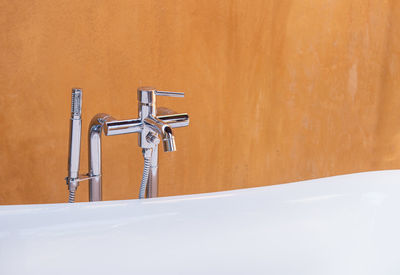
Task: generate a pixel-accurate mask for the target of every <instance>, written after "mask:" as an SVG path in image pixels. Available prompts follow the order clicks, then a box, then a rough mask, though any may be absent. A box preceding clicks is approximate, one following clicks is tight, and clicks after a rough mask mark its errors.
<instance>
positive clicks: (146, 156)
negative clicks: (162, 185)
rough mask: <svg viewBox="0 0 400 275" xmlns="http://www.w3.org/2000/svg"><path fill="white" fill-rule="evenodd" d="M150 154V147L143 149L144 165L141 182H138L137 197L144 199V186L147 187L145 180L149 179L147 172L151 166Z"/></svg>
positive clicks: (148, 172)
mask: <svg viewBox="0 0 400 275" xmlns="http://www.w3.org/2000/svg"><path fill="white" fill-rule="evenodd" d="M151 154H152V149H143V158H144V166H143V177H142V182H141V183H140V191H139V199H144V198H145V196H146V187H147V182H148V181H149V174H150V168H151Z"/></svg>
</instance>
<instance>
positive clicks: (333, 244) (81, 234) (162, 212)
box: [0, 170, 400, 275]
mask: <svg viewBox="0 0 400 275" xmlns="http://www.w3.org/2000/svg"><path fill="white" fill-rule="evenodd" d="M399 211H400V171H399V170H391V171H379V172H368V173H359V174H351V175H344V176H336V177H330V178H323V179H317V180H309V181H303V182H297V183H291V184H282V185H276V186H270V187H261V188H251V189H243V190H237V191H228V192H219V193H210V194H201V195H191V196H178V197H168V198H157V199H148V200H140V201H139V200H127V201H112V202H98V203H76V204H42V205H25V206H1V207H0V274H2V275H11V274H41V275H45V274H51V275H56V274H118V275H119V274H271V275H280V274H307V275H311V274H318V275H327V274H338V275H339V274H340V275H345V274H349V275H350V274H351V275H355V274H362V275H367V274H381V275H388V274H396V275H398V274H400V213H399Z"/></svg>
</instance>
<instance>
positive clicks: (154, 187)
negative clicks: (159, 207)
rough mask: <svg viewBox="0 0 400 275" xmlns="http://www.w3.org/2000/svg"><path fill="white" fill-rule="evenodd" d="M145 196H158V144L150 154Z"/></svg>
mask: <svg viewBox="0 0 400 275" xmlns="http://www.w3.org/2000/svg"><path fill="white" fill-rule="evenodd" d="M146 197H147V198H156V197H158V145H155V146H154V149H153V154H152V155H151V169H150V175H149V181H148V183H147V190H146Z"/></svg>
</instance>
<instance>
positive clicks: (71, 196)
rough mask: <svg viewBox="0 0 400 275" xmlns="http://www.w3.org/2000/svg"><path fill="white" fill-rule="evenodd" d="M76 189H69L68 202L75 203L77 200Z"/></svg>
mask: <svg viewBox="0 0 400 275" xmlns="http://www.w3.org/2000/svg"><path fill="white" fill-rule="evenodd" d="M75 191H76V190H73V191H72V190H69V196H68V202H69V203H74V202H75Z"/></svg>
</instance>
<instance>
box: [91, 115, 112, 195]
mask: <svg viewBox="0 0 400 275" xmlns="http://www.w3.org/2000/svg"><path fill="white" fill-rule="evenodd" d="M112 120H114V119H113V118H112V117H111V116H110V115H107V114H97V115H95V116H94V118H93V119H92V121H91V122H90V125H89V135H88V136H89V141H88V146H89V148H88V149H89V159H88V160H89V177H90V179H89V201H101V200H102V192H101V189H102V188H101V132H102V130H103V126H104V124H105V123H106V122H107V121H112Z"/></svg>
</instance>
